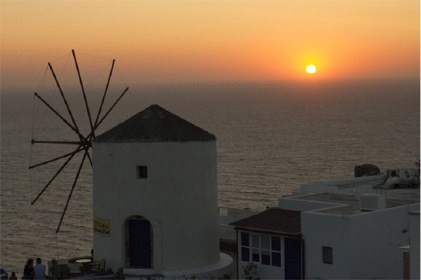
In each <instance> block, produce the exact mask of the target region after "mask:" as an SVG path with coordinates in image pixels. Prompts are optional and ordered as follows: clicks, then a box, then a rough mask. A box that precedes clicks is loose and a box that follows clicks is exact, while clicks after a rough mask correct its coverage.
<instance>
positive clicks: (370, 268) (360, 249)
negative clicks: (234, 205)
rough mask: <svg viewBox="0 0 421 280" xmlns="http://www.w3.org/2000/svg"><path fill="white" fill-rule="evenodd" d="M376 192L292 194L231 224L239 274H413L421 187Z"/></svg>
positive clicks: (397, 276)
mask: <svg viewBox="0 0 421 280" xmlns="http://www.w3.org/2000/svg"><path fill="white" fill-rule="evenodd" d="M379 193H380V192H379V191H377V194H372V193H371V194H355V192H354V194H351V193H349V192H343V191H340V192H331V193H329V192H320V193H317V192H316V193H305V194H299V195H298V194H297V195H294V196H290V197H285V198H281V199H279V201H278V207H275V208H270V209H267V210H266V211H264V212H261V213H259V214H256V215H253V216H251V217H248V218H245V219H241V220H239V221H236V222H234V223H232V224H231V225H232V226H234V227H235V229H236V231H237V244H238V256H239V258H238V263H237V269H238V273H239V275H242V277H245V276H246V275H245V274H244V273H246V274H247V273H249V269H250V268H254V269H255V273H256V275H257V277H259V278H261V279H274V278H276V279H402V278H403V277H404V275H407V277H408V279H417V277H418V276H419V268H420V267H419V255H420V250H419V228H418V229H417V225H418V227H419V189H418V190H417V189H415V190H396V191H389V192H388V193H387V194H381V195H379ZM292 225H295V226H294V227H292ZM273 238H275V241H273ZM278 239H279V240H280V244H281V246H278V245H277V243H276V242H278V241H276V240H278ZM269 240H270V241H269ZM273 242H275V243H273ZM273 244H275V247H273V246H274V245H273ZM403 247H405V248H406V247H409V248H410V255H409V258H407V261H408V262H409V266H410V267H409V269H407V268H405V259H404V258H403V256H404V255H403V252H402V248H403ZM273 248H275V250H273ZM278 249H280V250H279V251H278ZM269 252H270V254H271V256H272V257H271V258H269ZM278 252H279V255H280V256H281V257H280V261H278V259H277V256H278V255H277V253H278ZM273 256H275V258H274V257H273ZM417 261H418V263H417ZM405 269H407V270H408V273H407V274H404V271H405ZM417 271H418V272H417Z"/></svg>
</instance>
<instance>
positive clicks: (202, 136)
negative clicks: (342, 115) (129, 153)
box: [94, 105, 216, 143]
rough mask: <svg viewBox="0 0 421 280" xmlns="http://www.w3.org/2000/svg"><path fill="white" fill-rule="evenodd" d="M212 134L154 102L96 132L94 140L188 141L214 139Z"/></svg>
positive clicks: (113, 141)
mask: <svg viewBox="0 0 421 280" xmlns="http://www.w3.org/2000/svg"><path fill="white" fill-rule="evenodd" d="M215 140H216V137H215V136H214V135H213V134H210V133H209V132H207V131H205V130H203V129H201V128H199V127H197V126H195V125H194V124H192V123H190V122H188V121H186V120H184V119H182V118H180V117H178V116H176V115H174V114H173V113H171V112H168V111H167V110H165V109H164V108H162V107H160V106H158V105H151V106H149V107H148V108H146V109H145V110H143V111H142V112H140V113H138V114H136V115H134V116H133V117H131V118H129V119H128V120H126V121H124V122H122V123H120V124H119V125H117V126H115V127H114V128H112V129H110V130H108V131H107V132H105V133H103V134H101V135H99V136H97V137H96V138H95V140H94V141H95V142H111V143H127V142H143V143H150V142H189V141H215Z"/></svg>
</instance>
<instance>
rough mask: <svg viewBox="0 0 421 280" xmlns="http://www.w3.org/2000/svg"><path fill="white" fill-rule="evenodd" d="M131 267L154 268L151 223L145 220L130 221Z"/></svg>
mask: <svg viewBox="0 0 421 280" xmlns="http://www.w3.org/2000/svg"><path fill="white" fill-rule="evenodd" d="M129 246H130V247H129V248H130V249H129V250H130V252H129V256H130V263H129V265H130V267H143V268H150V267H152V240H151V223H150V222H149V221H148V220H144V219H133V220H129Z"/></svg>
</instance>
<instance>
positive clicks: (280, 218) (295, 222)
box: [231, 208, 301, 236]
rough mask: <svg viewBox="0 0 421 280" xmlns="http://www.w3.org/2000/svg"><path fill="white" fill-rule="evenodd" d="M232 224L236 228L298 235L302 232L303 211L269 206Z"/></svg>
mask: <svg viewBox="0 0 421 280" xmlns="http://www.w3.org/2000/svg"><path fill="white" fill-rule="evenodd" d="M231 225H233V226H235V228H236V229H243V230H250V231H258V232H271V233H278V234H283V235H291V236H298V235H300V234H301V212H300V211H294V210H286V209H281V208H269V209H267V210H265V211H263V212H261V213H258V214H256V215H253V216H250V217H247V218H244V219H241V220H239V221H236V222H234V223H231Z"/></svg>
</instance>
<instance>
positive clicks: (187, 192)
mask: <svg viewBox="0 0 421 280" xmlns="http://www.w3.org/2000/svg"><path fill="white" fill-rule="evenodd" d="M93 163H94V164H93V166H94V176H93V177H94V193H93V197H94V199H93V210H94V258H95V260H100V259H106V261H107V267H111V268H112V269H113V270H114V271H116V270H117V269H118V268H120V267H121V268H124V273H125V275H126V278H127V277H128V278H130V277H131V276H133V277H135V278H138V277H139V276H145V275H155V276H162V277H166V278H171V277H179V276H185V277H190V276H191V275H200V274H203V273H204V274H206V273H209V275H211V274H212V273H218V271H222V270H223V269H224V268H225V267H226V266H227V265H228V264H229V262H230V258H229V257H227V256H225V255H223V254H220V252H219V238H218V212H217V211H218V210H217V201H218V194H217V176H216V138H215V136H214V135H212V134H210V133H208V132H206V131H204V130H202V129H200V128H198V127H196V126H194V125H193V124H191V123H189V122H187V121H185V120H183V119H181V118H180V117H178V116H176V115H174V114H172V113H170V112H168V111H166V110H165V109H163V108H161V107H159V106H158V105H152V106H150V107H148V108H147V109H145V110H144V111H142V112H140V113H139V114H137V115H135V116H133V117H132V118H130V119H128V120H127V121H125V122H123V123H121V124H119V125H118V126H116V127H114V128H113V129H111V130H109V131H107V132H106V133H104V134H102V135H100V136H98V137H97V138H96V139H95V142H94V144H93Z"/></svg>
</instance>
